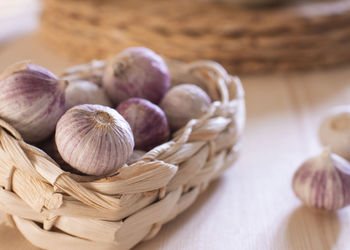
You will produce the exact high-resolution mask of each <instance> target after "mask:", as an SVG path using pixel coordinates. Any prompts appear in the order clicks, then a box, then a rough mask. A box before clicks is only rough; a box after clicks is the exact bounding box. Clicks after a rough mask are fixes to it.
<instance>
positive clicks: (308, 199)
mask: <svg viewBox="0 0 350 250" xmlns="http://www.w3.org/2000/svg"><path fill="white" fill-rule="evenodd" d="M292 185H293V190H294V192H295V194H296V196H297V197H298V198H299V199H300V200H301V201H303V202H304V203H305V204H306V205H307V206H309V207H312V208H316V209H321V210H337V209H340V208H342V207H345V206H347V205H348V204H349V203H350V163H349V162H347V161H346V160H345V159H344V158H342V157H340V156H338V155H336V154H332V153H331V152H330V151H329V150H328V149H325V150H324V151H323V153H322V154H321V155H319V156H316V157H312V158H310V159H308V160H307V161H305V162H304V163H303V164H302V165H301V166H300V167H299V169H298V170H297V171H296V172H295V174H294V177H293V184H292Z"/></svg>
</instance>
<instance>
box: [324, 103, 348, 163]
mask: <svg viewBox="0 0 350 250" xmlns="http://www.w3.org/2000/svg"><path fill="white" fill-rule="evenodd" d="M319 138H320V142H321V144H322V145H323V146H325V147H329V148H330V149H331V151H332V152H333V153H335V154H338V155H340V156H342V157H344V158H345V159H347V160H350V106H339V107H336V108H334V109H332V110H330V111H329V112H328V114H327V115H326V117H325V118H324V119H323V120H322V122H321V125H320V128H319Z"/></svg>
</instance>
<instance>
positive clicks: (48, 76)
mask: <svg viewBox="0 0 350 250" xmlns="http://www.w3.org/2000/svg"><path fill="white" fill-rule="evenodd" d="M66 85H67V83H66V82H65V81H61V80H59V79H57V77H56V76H55V75H54V74H53V73H51V72H50V71H48V70H46V69H44V68H42V67H39V66H36V65H33V64H27V63H24V64H23V65H21V66H20V67H19V65H15V66H14V68H13V70H11V69H8V70H7V72H6V75H5V76H3V77H2V79H1V82H0V117H1V118H2V119H4V120H5V121H7V122H8V123H10V124H11V125H12V126H14V127H15V128H16V129H17V130H18V131H19V132H20V133H21V135H22V136H23V138H24V140H25V141H27V142H39V141H42V140H44V139H45V138H47V137H48V136H50V134H52V133H53V132H54V130H55V126H56V123H57V121H58V119H59V118H60V117H61V116H62V115H63V113H64V111H65V98H64V90H65V88H66Z"/></svg>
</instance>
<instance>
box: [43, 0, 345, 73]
mask: <svg viewBox="0 0 350 250" xmlns="http://www.w3.org/2000/svg"><path fill="white" fill-rule="evenodd" d="M41 21H42V23H41V35H42V37H43V38H44V39H46V40H47V41H48V42H49V43H50V44H51V45H52V46H54V47H55V48H56V49H58V50H59V51H62V52H64V53H66V54H68V55H69V56H70V57H71V58H73V59H74V60H75V61H77V62H82V61H87V60H90V59H92V58H105V57H108V56H109V55H112V54H115V53H116V52H117V51H120V50H121V49H123V48H126V47H129V46H138V45H143V46H147V47H150V48H152V49H154V50H155V51H157V52H158V53H161V54H163V55H165V56H167V57H171V58H176V59H181V60H185V61H192V60H198V59H212V60H215V61H218V62H221V63H222V64H224V65H225V66H226V67H227V68H228V69H229V70H231V72H233V73H261V72H272V71H288V70H305V69H311V68H322V67H329V66H335V65H339V64H343V63H348V62H350V25H349V24H350V0H333V1H321V2H318V1H298V2H295V1H294V2H291V3H289V4H284V5H278V6H273V7H264V8H243V7H237V6H234V5H227V4H224V3H217V2H212V1H203V0H193V1H188V0H177V1H171V0H147V1H139V0H128V1H120V0H103V1H97V0H89V1H83V0H44V12H43V14H42V19H41Z"/></svg>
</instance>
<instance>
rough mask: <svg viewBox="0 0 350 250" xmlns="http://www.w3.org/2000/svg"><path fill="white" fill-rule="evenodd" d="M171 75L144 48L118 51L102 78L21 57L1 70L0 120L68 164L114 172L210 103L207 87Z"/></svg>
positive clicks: (83, 170)
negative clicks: (64, 72)
mask: <svg viewBox="0 0 350 250" xmlns="http://www.w3.org/2000/svg"><path fill="white" fill-rule="evenodd" d="M170 80H171V79H170V74H169V70H168V68H167V65H166V63H165V62H164V60H163V59H162V58H161V57H160V56H159V55H157V54H156V53H155V52H153V51H152V50H150V49H147V48H144V47H132V48H128V49H125V50H124V51H122V52H120V53H119V54H117V55H116V56H114V57H112V58H111V59H110V60H109V61H108V63H107V65H106V68H105V70H104V72H103V75H102V76H101V77H100V79H97V81H96V82H91V81H83V80H79V81H77V80H75V81H70V82H68V81H67V80H62V79H59V78H58V77H56V76H55V75H54V74H53V73H51V72H50V71H49V70H47V69H44V68H42V67H40V66H37V65H34V64H31V63H28V62H21V63H17V64H15V65H13V66H11V67H9V68H8V69H7V70H5V71H4V72H3V73H2V75H0V118H1V119H3V120H5V121H6V122H8V123H9V124H11V125H12V126H13V127H14V128H16V129H17V130H18V131H19V132H20V134H21V135H22V137H23V139H24V140H25V141H26V142H28V143H33V144H35V145H36V146H38V147H40V148H41V149H43V150H44V151H45V152H46V153H48V154H49V155H50V156H51V157H52V158H53V159H55V160H56V161H57V162H58V163H59V164H60V165H61V167H62V169H64V170H66V171H72V172H75V173H79V174H88V175H96V176H106V175H111V174H113V173H115V172H116V171H117V170H118V169H119V168H120V167H122V166H123V165H124V164H125V163H132V162H135V161H137V159H139V158H140V157H142V155H143V154H144V153H145V151H148V150H150V149H152V148H154V147H156V146H158V145H160V144H162V143H164V142H166V141H168V140H169V138H170V136H171V133H172V132H175V131H176V130H178V129H180V128H181V127H183V126H184V125H186V123H187V122H188V121H190V120H191V119H195V118H199V117H200V116H202V115H203V114H204V113H205V112H206V111H207V109H208V108H209V106H210V104H211V100H210V97H209V96H208V95H207V94H206V92H204V91H203V90H202V89H201V88H199V87H198V86H196V85H194V84H189V83H184V84H180V85H178V86H176V87H174V88H171V86H170ZM97 82H98V83H97ZM158 105H159V106H158Z"/></svg>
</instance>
